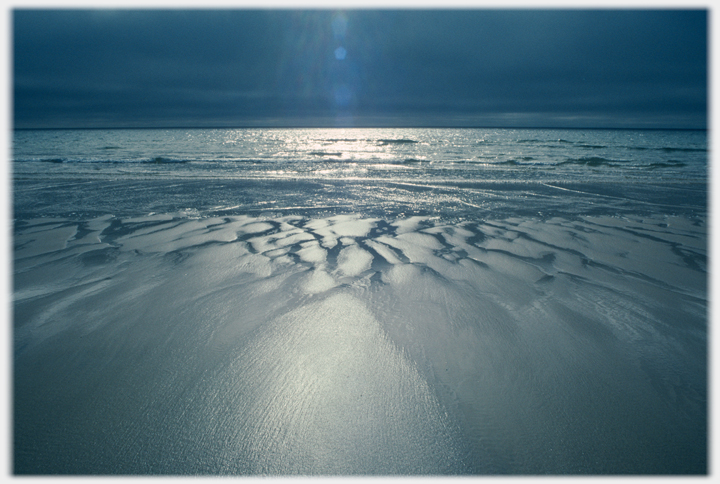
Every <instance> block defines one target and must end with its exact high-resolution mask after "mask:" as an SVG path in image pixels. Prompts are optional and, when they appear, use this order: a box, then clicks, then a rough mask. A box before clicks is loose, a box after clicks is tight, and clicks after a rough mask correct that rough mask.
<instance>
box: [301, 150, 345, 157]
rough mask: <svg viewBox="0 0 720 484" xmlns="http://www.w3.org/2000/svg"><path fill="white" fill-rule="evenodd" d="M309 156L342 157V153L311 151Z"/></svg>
mask: <svg viewBox="0 0 720 484" xmlns="http://www.w3.org/2000/svg"><path fill="white" fill-rule="evenodd" d="M308 154H309V155H313V156H342V155H343V154H342V152H340V151H309V152H308Z"/></svg>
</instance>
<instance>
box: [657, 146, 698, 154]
mask: <svg viewBox="0 0 720 484" xmlns="http://www.w3.org/2000/svg"><path fill="white" fill-rule="evenodd" d="M659 150H660V151H663V152H665V153H676V152H682V153H704V152H706V151H707V149H706V148H677V147H672V146H668V147H663V148H659Z"/></svg>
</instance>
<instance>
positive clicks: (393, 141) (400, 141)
mask: <svg viewBox="0 0 720 484" xmlns="http://www.w3.org/2000/svg"><path fill="white" fill-rule="evenodd" d="M413 143H417V141H416V140H414V139H407V138H399V139H379V140H378V141H377V144H378V145H380V146H386V145H396V144H397V145H402V144H413Z"/></svg>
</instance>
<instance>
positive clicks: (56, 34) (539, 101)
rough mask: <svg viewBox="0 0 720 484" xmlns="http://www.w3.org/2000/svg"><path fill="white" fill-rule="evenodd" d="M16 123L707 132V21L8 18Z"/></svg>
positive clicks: (474, 15) (103, 14) (599, 17)
mask: <svg viewBox="0 0 720 484" xmlns="http://www.w3.org/2000/svg"><path fill="white" fill-rule="evenodd" d="M12 38H13V90H14V99H13V102H14V108H13V109H14V125H15V127H17V128H24V127H155V126H157V127H161V126H162V127H169V126H183V127H192V126H199V127H202V126H515V127H550V126H552V127H640V128H705V127H706V125H707V99H708V95H707V11H705V10H581V9H577V10H518V9H514V10H481V9H478V10H350V11H333V10H191V9H187V10H112V9H99V10H74V9H68V10H15V11H13V34H12Z"/></svg>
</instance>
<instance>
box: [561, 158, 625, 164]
mask: <svg viewBox="0 0 720 484" xmlns="http://www.w3.org/2000/svg"><path fill="white" fill-rule="evenodd" d="M618 163H622V161H620V160H611V159H608V158H603V157H601V156H583V157H580V158H568V159H567V160H566V161H563V162H560V163H558V164H559V165H568V164H572V165H587V166H603V165H606V166H617V164H618Z"/></svg>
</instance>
